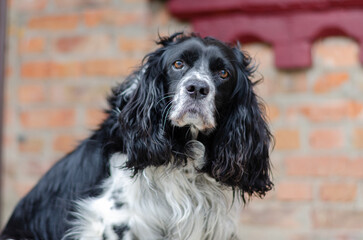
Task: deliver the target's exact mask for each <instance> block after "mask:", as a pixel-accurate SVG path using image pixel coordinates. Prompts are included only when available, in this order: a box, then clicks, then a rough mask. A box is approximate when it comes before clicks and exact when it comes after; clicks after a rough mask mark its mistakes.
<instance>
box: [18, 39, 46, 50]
mask: <svg viewBox="0 0 363 240" xmlns="http://www.w3.org/2000/svg"><path fill="white" fill-rule="evenodd" d="M44 45H45V41H44V38H41V37H35V38H29V39H24V40H22V41H21V42H20V43H19V52H20V53H23V54H24V53H41V52H43V51H44Z"/></svg>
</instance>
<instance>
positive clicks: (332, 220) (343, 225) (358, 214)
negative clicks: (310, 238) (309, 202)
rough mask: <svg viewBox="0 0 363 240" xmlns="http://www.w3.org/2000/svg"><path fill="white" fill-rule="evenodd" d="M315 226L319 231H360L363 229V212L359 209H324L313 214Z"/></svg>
mask: <svg viewBox="0 0 363 240" xmlns="http://www.w3.org/2000/svg"><path fill="white" fill-rule="evenodd" d="M312 219H313V224H314V227H315V228H318V229H334V230H335V229H345V230H348V229H350V230H352V229H357V230H360V229H362V228H363V221H362V219H363V211H359V210H358V209H348V210H341V209H336V208H335V209H334V208H332V209H323V210H315V211H313V214H312Z"/></svg>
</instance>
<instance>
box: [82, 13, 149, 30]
mask: <svg viewBox="0 0 363 240" xmlns="http://www.w3.org/2000/svg"><path fill="white" fill-rule="evenodd" d="M145 15H146V14H145V12H142V11H140V12H136V11H133V12H120V11H117V10H113V9H96V10H95V9H92V10H86V11H85V12H84V14H83V20H84V23H85V25H86V26H88V27H96V26H99V25H111V26H119V27H120V26H125V25H135V24H138V23H145V22H146V18H145Z"/></svg>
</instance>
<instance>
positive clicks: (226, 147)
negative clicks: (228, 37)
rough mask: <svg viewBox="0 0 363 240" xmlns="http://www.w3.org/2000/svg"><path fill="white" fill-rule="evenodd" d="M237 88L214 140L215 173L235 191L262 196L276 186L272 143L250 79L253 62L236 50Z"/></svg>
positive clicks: (261, 107) (213, 163)
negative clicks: (272, 179) (273, 173)
mask: <svg viewBox="0 0 363 240" xmlns="http://www.w3.org/2000/svg"><path fill="white" fill-rule="evenodd" d="M233 51H234V55H235V58H236V60H237V61H236V63H235V70H236V71H235V72H236V74H237V80H236V88H235V91H234V93H233V95H232V98H231V101H230V103H229V107H228V109H226V112H225V113H224V114H223V115H224V116H227V117H225V118H223V117H222V118H221V120H220V123H219V127H218V130H217V132H216V135H215V137H214V147H213V151H214V153H213V154H212V156H213V159H212V166H211V173H212V175H213V177H215V178H216V179H217V180H218V181H221V182H223V183H225V184H227V185H229V186H232V187H233V188H234V189H235V190H241V191H242V197H243V200H245V193H246V194H248V196H251V195H253V194H255V195H257V196H259V197H262V196H264V195H265V193H266V192H267V191H269V190H271V188H272V187H273V183H272V182H271V178H270V175H271V174H270V158H269V151H270V143H271V142H272V135H271V133H270V130H269V127H268V125H267V122H266V119H265V115H264V107H263V106H262V105H261V104H259V102H258V97H257V96H256V94H255V93H254V91H253V86H254V84H253V83H252V82H251V80H250V77H251V74H252V72H253V67H251V66H250V62H251V59H250V58H249V57H248V56H247V55H245V54H244V53H242V52H241V51H240V50H239V49H238V48H234V49H233Z"/></svg>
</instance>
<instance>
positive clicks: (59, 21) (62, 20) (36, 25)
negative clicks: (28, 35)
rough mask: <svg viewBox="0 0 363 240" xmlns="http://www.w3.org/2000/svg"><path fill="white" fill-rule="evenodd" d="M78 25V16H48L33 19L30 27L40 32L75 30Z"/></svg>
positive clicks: (30, 21)
mask: <svg viewBox="0 0 363 240" xmlns="http://www.w3.org/2000/svg"><path fill="white" fill-rule="evenodd" d="M78 23H79V17H78V16H77V15H48V16H41V17H33V18H31V19H30V20H29V22H28V27H29V28H31V29H40V30H74V29H75V28H76V27H77V26H78Z"/></svg>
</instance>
